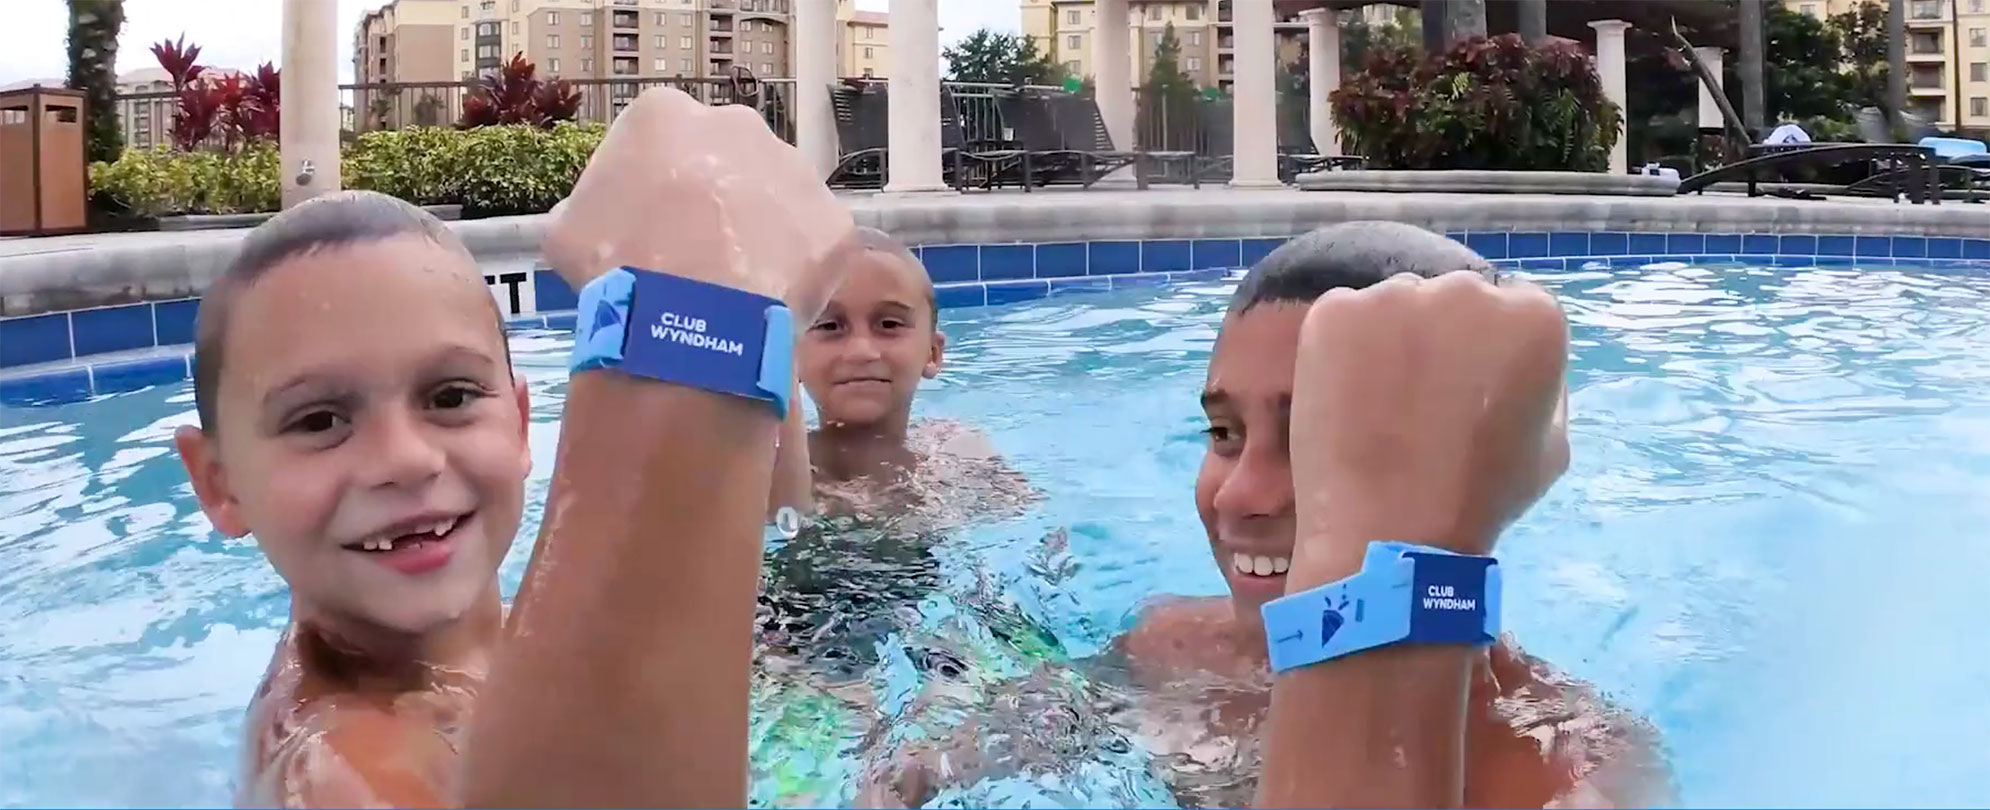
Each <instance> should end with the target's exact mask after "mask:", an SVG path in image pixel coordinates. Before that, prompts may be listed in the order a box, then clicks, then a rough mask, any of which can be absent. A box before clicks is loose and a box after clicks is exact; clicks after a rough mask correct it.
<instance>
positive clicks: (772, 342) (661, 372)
mask: <svg viewBox="0 0 1990 810" xmlns="http://www.w3.org/2000/svg"><path fill="white" fill-rule="evenodd" d="M576 315H577V318H576V320H575V323H574V349H573V359H572V361H571V362H570V363H569V364H568V368H569V370H570V371H572V372H573V373H576V374H578V373H580V372H583V371H589V370H592V369H606V368H612V369H616V370H618V371H621V372H622V373H624V374H630V375H633V376H637V377H647V378H649V379H653V380H661V381H663V382H669V383H676V384H679V385H688V386H691V387H693V388H701V389H704V390H707V391H716V392H719V393H723V394H732V395H734V396H740V397H746V398H748V399H757V400H761V401H763V402H766V403H768V404H770V405H772V406H773V407H774V410H775V412H776V414H777V415H779V416H783V417H785V416H787V413H788V395H789V393H790V391H791V390H792V388H791V385H792V380H793V379H794V330H795V325H794V315H793V313H791V312H789V311H788V308H787V307H786V306H785V305H783V304H782V303H781V302H780V301H778V300H776V299H773V298H768V297H766V296H764V295H755V294H753V293H749V292H745V291H743V290H736V289H733V288H731V287H725V286H721V285H718V284H708V283H706V282H703V281H697V280H694V279H688V278H682V277H679V276H672V275H668V274H665V273H657V272H652V271H649V270H640V269H636V268H632V267H624V268H620V269H617V270H611V271H609V272H607V273H604V274H602V275H601V276H600V277H598V278H596V279H594V280H593V281H591V282H588V284H587V286H585V287H582V288H581V291H580V308H579V311H578V312H577V313H576Z"/></svg>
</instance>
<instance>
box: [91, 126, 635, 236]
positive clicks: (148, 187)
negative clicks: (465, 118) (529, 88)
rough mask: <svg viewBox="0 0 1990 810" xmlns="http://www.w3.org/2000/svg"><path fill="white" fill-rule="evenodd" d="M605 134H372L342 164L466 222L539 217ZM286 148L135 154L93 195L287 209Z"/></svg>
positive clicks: (354, 176) (213, 208)
mask: <svg viewBox="0 0 1990 810" xmlns="http://www.w3.org/2000/svg"><path fill="white" fill-rule="evenodd" d="M605 131H606V130H605V128H604V127H602V126H601V125H600V124H573V123H563V124H559V125H556V126H554V127H552V128H551V129H541V128H539V127H534V126H525V125H517V126H492V127H478V128H475V129H467V130H458V129H447V128H441V127H412V128H409V129H400V130H390V131H381V132H368V133H366V134H364V135H360V136H359V137H358V138H356V139H354V140H353V141H352V142H350V143H347V144H346V145H345V147H344V148H343V150H342V151H341V155H340V162H341V168H342V171H341V172H340V175H341V178H342V180H343V183H344V186H345V187H346V188H354V189H370V190H373V191H379V192H382V193H386V194H392V195H394V196H396V197H400V198H401V199H404V200H407V201H409V202H412V203H415V204H417V205H461V206H463V213H464V215H465V216H472V217H477V216H495V215H500V214H523V213H537V212H541V211H546V210H549V209H551V208H552V207H553V204H554V203H556V202H559V200H560V198H561V197H564V196H566V193H567V191H568V190H569V189H571V188H573V184H574V182H575V181H577V180H578V179H579V178H580V172H581V170H582V169H584V168H586V167H587V158H588V156H589V155H591V154H593V153H594V147H595V146H597V145H598V144H600V143H601V136H602V134H603V133H604V132H605ZM279 168H280V166H279V160H278V154H277V147H276V144H273V143H268V142H262V143H255V144H251V145H249V146H246V147H243V148H242V149H241V150H240V151H238V152H233V153H224V152H208V151H201V152H178V151H172V150H170V149H165V148H159V149H128V150H126V151H125V152H124V154H123V155H121V156H120V157H119V158H118V159H117V161H116V162H113V163H94V164H91V166H90V188H91V191H92V192H93V193H98V194H103V195H105V196H107V197H109V198H111V199H112V200H114V201H116V202H117V203H119V204H121V205H123V206H124V207H126V208H128V209H130V210H131V212H132V213H134V214H137V215H139V216H145V217H164V216H174V215H179V214H241V213H259V212H266V211H275V210H277V209H278V208H279V207H281V203H282V194H281V191H282V186H281V183H280V182H279V181H278V174H277V172H278V171H279Z"/></svg>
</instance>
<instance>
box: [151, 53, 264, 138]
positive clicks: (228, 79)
mask: <svg viewBox="0 0 1990 810" xmlns="http://www.w3.org/2000/svg"><path fill="white" fill-rule="evenodd" d="M152 56H153V57H154V58H156V59H158V60H159V67H160V68H162V69H164V70H165V71H166V74H167V75H168V76H170V77H171V78H172V81H173V93H174V95H175V96H176V98H175V100H174V105H173V130H172V135H173V145H174V146H175V147H177V148H179V149H181V150H183V151H192V150H195V149H199V148H200V147H201V146H202V145H203V144H206V143H207V142H208V141H209V140H210V139H212V138H214V137H215V136H217V135H218V136H220V138H221V146H222V147H223V148H224V149H227V150H230V151H233V150H235V149H237V148H239V147H241V146H242V145H243V144H246V143H249V142H251V141H257V140H261V139H264V138H274V137H276V136H277V133H278V131H279V130H280V129H281V126H282V125H281V120H282V119H281V113H282V77H281V71H279V70H277V68H276V66H274V65H271V64H270V63H268V62H264V63H263V64H262V65H260V66H258V67H257V68H256V72H255V74H254V75H251V76H247V77H244V76H243V75H241V74H238V73H229V74H226V75H219V76H217V75H215V74H213V73H211V72H209V71H207V69H206V68H205V67H203V66H202V65H201V64H200V63H199V62H198V61H197V60H198V59H199V58H200V46H199V45H188V44H186V37H185V36H184V35H182V36H181V37H179V38H178V39H172V40H161V41H159V42H158V43H157V44H155V45H153V46H152Z"/></svg>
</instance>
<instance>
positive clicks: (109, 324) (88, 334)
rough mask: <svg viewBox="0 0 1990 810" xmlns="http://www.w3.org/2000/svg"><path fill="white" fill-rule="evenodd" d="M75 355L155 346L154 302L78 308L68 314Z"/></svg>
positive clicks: (81, 355)
mask: <svg viewBox="0 0 1990 810" xmlns="http://www.w3.org/2000/svg"><path fill="white" fill-rule="evenodd" d="M69 329H70V331H71V332H72V333H74V335H75V338H76V356H77V357H83V356H85V355H92V354H103V353H104V352H121V351H128V350H131V349H143V348H145V347H147V346H151V345H152V340H153V330H152V305H151V304H126V305H124V306H120V307H103V308H101V309H79V310H76V311H75V312H71V313H69Z"/></svg>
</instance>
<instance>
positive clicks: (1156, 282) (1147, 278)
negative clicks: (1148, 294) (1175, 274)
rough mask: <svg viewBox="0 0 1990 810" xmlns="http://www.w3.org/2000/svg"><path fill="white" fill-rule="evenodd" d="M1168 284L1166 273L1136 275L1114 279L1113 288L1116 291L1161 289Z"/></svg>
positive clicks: (1114, 277) (1115, 277)
mask: <svg viewBox="0 0 1990 810" xmlns="http://www.w3.org/2000/svg"><path fill="white" fill-rule="evenodd" d="M1166 283H1168V276H1167V274H1165V273H1136V274H1133V275H1130V276H1113V277H1112V288H1113V289H1115V290H1124V289H1130V288H1133V287H1159V286H1161V285H1163V284H1166Z"/></svg>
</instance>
